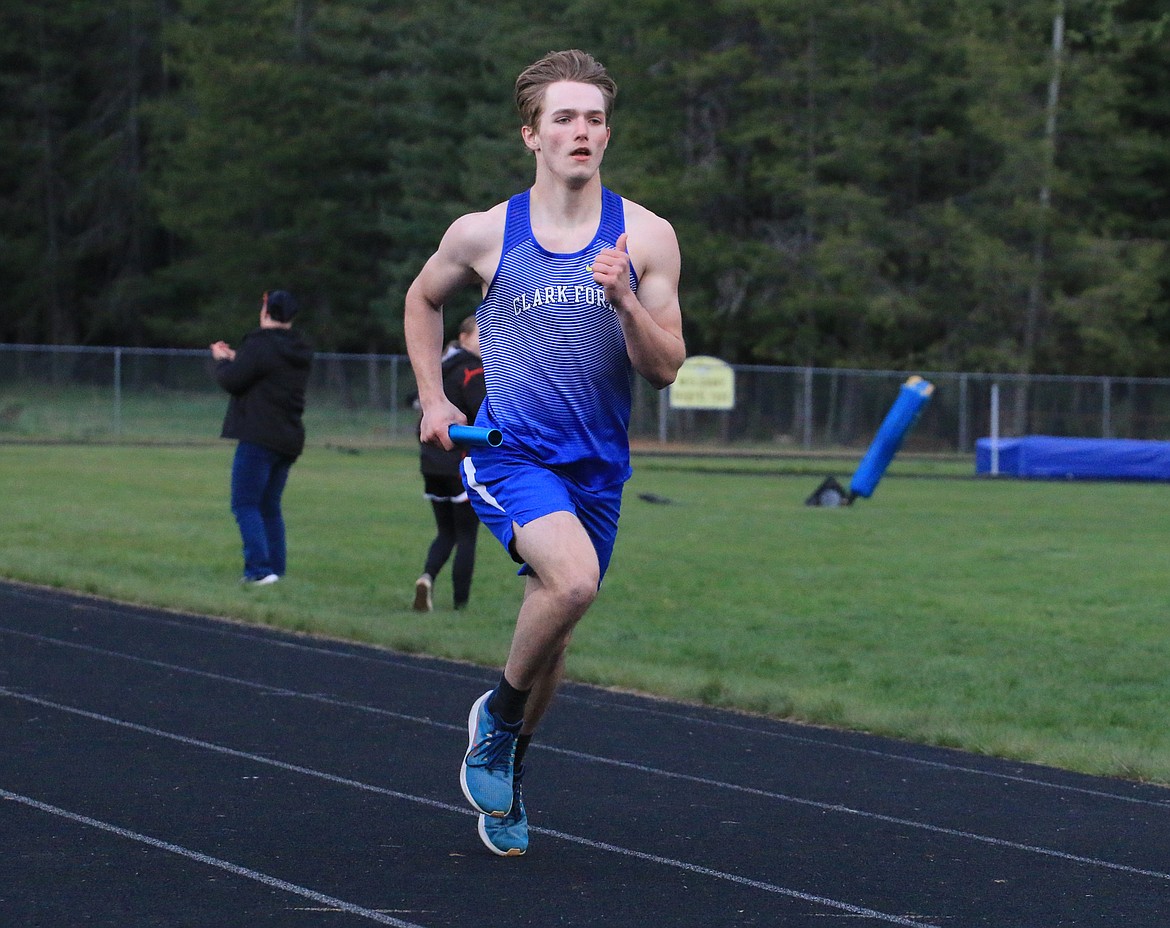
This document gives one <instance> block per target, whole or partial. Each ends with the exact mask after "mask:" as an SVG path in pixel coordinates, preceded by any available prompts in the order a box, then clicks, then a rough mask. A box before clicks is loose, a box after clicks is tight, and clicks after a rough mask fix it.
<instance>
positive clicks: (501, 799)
mask: <svg viewBox="0 0 1170 928" xmlns="http://www.w3.org/2000/svg"><path fill="white" fill-rule="evenodd" d="M494 692H495V690H488V691H487V692H486V693H484V694H483V695H482V696H480V697H479V699H477V700H476V701H475V702H474V703H473V704H472V706H471V712H470V713H469V714H468V716H467V755H466V756H465V757H464V758H463V765H462V767H460V768H459V784H460V785H461V786H462V787H463V795H464V796H466V797H467V801H468V802H470V803H471V804H472V806H474V807H475V808H476V809H477V810H478V811H480V812H482V813H483V814H484V815H490V816H493V817H494V818H503V817H504V816H505V815H507V814H508V810H509V809H511V808H512V766H513V762H514V759H515V757H516V736H517V735H518V734H520V726H521V724H522V723H521V722H517V723H516V724H515V725H505V724H504V723H503V722H501V721H500V720H499V719H498V718H496V717H495V716H494V715H493V714H492V713H491V712H490V711H489V710H488V707H487V704H488V700H489V699H490V698H491V695H492V693H494Z"/></svg>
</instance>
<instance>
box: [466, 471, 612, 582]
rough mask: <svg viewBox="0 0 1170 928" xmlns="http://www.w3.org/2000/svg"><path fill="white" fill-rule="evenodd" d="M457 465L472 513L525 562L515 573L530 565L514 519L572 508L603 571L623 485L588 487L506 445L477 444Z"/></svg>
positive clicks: (523, 522)
mask: <svg viewBox="0 0 1170 928" xmlns="http://www.w3.org/2000/svg"><path fill="white" fill-rule="evenodd" d="M461 467H462V472H463V484H464V486H466V487H467V498H468V500H470V502H471V505H472V506H473V507H474V509H475V512H476V515H478V516H479V520H480V521H481V522H482V523H483V524H484V525H486V526H487V527H488V530H489V531H490V532H491V533H492V534H493V535H495V536H496V538H497V539H499V541H500V544H502V545H503V546H504V548H505V549H506V550H507V551H508V553H509V554H510V555H512V560H514V561H516V563H517V564H523V565H524V566H522V567H521V568H520V571H519V573H521V574H525V573H528V565H526V564H524V561H523V559H522V558H521V557H520V556H519V555H518V554H517V553H516V546H515V543H514V538H513V531H512V523H513V522H515V523H516V524H517V525H521V526H523V525H527V524H528V523H529V522H531V521H532V520H534V519H539V518H540V517H541V516H547V515H548V514H549V513H553V512H571V513H573V515H575V516H576V517H577V518H578V519H579V520H580V521H581V524H582V525H583V526H584V527H585V531H586V532H587V533H588V534H589V538H590V539H591V540H592V542H593V548H594V550H595V551H596V552H597V562H598V565H599V566H600V568H601V576H602V577H604V576H605V572H606V570H607V568H608V567H609V560H610V557H611V556H612V554H613V546H614V541H615V540H616V539H617V526H618V516H619V515H620V514H621V508H622V484H620V483H618V484H614V485H613V486H609V487H603V488H602V489H600V490H598V489H595V488H589V489H586V488H585V487H583V486H581V485H580V484H578V483H577V482H575V481H574V480H573V479H572V478H571V477H568V476H566V475H565V474H564V473H563V472H560V471H557V470H553V469H551V468H549V467H547V466H545V465H544V464H541V463H539V462H537V461H533V460H532V459H531V458H528V457H525V456H524V455H521V454H516V453H514V452H511V451H509V450H508V449H507V448H476V449H475V450H474V451H473V452H472V453H471V455H470V456H468V457H466V458H464V459H463V463H462V465H461Z"/></svg>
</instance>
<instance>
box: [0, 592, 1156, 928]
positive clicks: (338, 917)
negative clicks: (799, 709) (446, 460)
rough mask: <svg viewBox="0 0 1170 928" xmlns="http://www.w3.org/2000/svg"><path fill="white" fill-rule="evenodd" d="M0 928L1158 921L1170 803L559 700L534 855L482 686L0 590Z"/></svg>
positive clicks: (1134, 793) (925, 753) (909, 750)
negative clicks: (505, 818)
mask: <svg viewBox="0 0 1170 928" xmlns="http://www.w3.org/2000/svg"><path fill="white" fill-rule="evenodd" d="M0 654H2V657H0V798H2V799H3V802H0V926H5V928H18V926H19V928H26V926H38V928H41V926H44V928H50V926H52V928H56V926H61V928H75V926H116V928H134V926H156V925H157V926H166V928H180V926H199V928H216V926H231V928H237V926H238V928H252V926H269V925H271V926H280V928H308V926H313V928H318V926H325V928H333V926H338V928H341V926H357V925H362V924H368V923H373V924H382V925H397V926H403V928H414V926H417V928H440V926H461V928H462V926H467V928H476V926H484V928H488V926H491V928H508V926H541V928H544V926H562V925H604V926H618V928H627V926H629V928H634V926H637V928H644V926H649V928H685V926H702V928H713V926H747V925H768V926H786V928H787V926H791V928H831V926H853V925H875V926H876V925H882V924H889V925H912V926H928V925H929V926H938V928H968V926H975V925H979V926H993V928H1057V926H1072V925H1076V926H1092V928H1111V926H1118V928H1122V926H1124V928H1167V926H1170V790H1165V789H1160V788H1157V787H1152V786H1145V785H1141V784H1135V783H1129V782H1125V781H1118V780H1110V779H1097V778H1092V777H1087V776H1080V775H1075V774H1070V773H1066V772H1062V771H1059V770H1053V769H1048V768H1044V767H1034V766H1026V765H1023V764H1017V763H1008V762H1003V761H998V760H993V759H988V758H983V757H977V756H970V755H966V754H962V753H958V752H955V751H948V750H941V749H934V748H925V747H919V746H915V745H909V744H901V743H898V742H895V741H891V740H884V739H881V738H874V737H868V736H863V735H856V734H850V733H846V732H836V731H825V730H820V729H814V728H807V727H800V726H796V725H790V724H785V723H782V722H777V721H771V720H768V719H762V718H756V717H752V716H743V715H737V714H732V713H726V712H718V711H711V710H706V709H702V708H695V707H692V706H686V705H678V704H674V703H669V702H660V701H655V700H651V699H645V698H640V697H635V696H631V695H627V694H617V693H612V692H607V691H604V690H600V689H594V688H590V687H586V686H576V685H571V686H568V687H566V689H565V690H564V691H563V692H562V695H561V697H560V698H559V699H558V701H557V703H556V704H555V705H554V707H553V709H552V711H551V712H550V714H549V716H548V718H547V719H546V724H545V727H544V728H543V729H542V732H541V739H540V740H539V741H538V742H537V743H535V744H534V745H533V747H532V749H531V752H530V755H529V760H530V764H529V776H528V778H527V779H526V781H525V792H526V796H527V804H528V808H529V818H530V822H531V824H532V839H531V848H530V850H529V853H528V855H527V856H525V857H522V858H513V859H505V858H499V857H496V856H494V855H492V854H490V853H488V851H487V850H486V849H485V848H484V847H483V846H482V845H481V844H480V842H479V839H478V837H477V836H476V832H475V818H474V816H473V815H472V814H471V812H470V810H469V809H468V808H467V807H466V804H465V801H464V799H463V796H462V793H461V792H460V789H459V783H458V765H459V761H460V758H461V756H462V753H463V751H464V749H465V744H466V715H467V710H468V707H469V706H470V704H471V703H472V701H473V700H474V699H475V698H476V697H477V696H479V695H480V693H482V692H484V690H485V689H487V688H488V687H489V686H490V685H491V683H492V682H493V681H494V679H495V677H496V671H494V670H492V669H489V668H477V667H472V666H468V665H462V664H455V663H448V662H443V661H437V660H429V659H421V658H417V657H411V656H404V655H400V654H395V653H391V652H387V651H382V650H378V649H374V648H368V647H362V646H357V645H347V644H344V643H338V642H334V641H323V640H317V639H312V638H306V637H297V636H294V635H289V634H282V633H276V632H272V631H269V630H265V629H261V628H256V627H251V626H243V625H236V624H232V623H227V622H222V621H217V620H211V619H206V618H202V617H198V616H190V615H181V614H175V613H171V612H164V611H158V610H153V609H146V608H139V607H133V606H125V605H121V604H116V603H111V602H107V601H103V600H99V599H93V598H88V597H81V596H74V595H70V594H65V593H60V592H56V591H48V590H43V589H39V588H35V587H27V586H20V585H13V584H0Z"/></svg>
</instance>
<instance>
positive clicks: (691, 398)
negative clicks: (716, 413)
mask: <svg viewBox="0 0 1170 928" xmlns="http://www.w3.org/2000/svg"><path fill="white" fill-rule="evenodd" d="M670 406H671V408H672V409H734V408H735V371H734V370H732V368H731V365H730V364H728V363H727V362H726V361H721V360H720V359H719V358H712V357H709V356H707V355H695V356H694V357H693V358H687V359H686V361H685V362H684V363H683V366H682V367H681V368H679V372H678V377H677V378H675V381H674V383H673V384H672V385H671V387H670Z"/></svg>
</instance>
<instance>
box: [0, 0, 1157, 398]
mask: <svg viewBox="0 0 1170 928" xmlns="http://www.w3.org/2000/svg"><path fill="white" fill-rule="evenodd" d="M566 47H580V48H585V49H587V50H589V51H591V52H593V53H594V54H595V55H596V56H597V57H598V58H599V59H600V60H601V61H602V62H604V63H605V64H606V65H607V66H608V67H609V69H610V71H611V73H612V74H613V75H614V77H615V78H616V80H617V82H618V85H619V93H618V101H617V109H616V112H615V114H614V117H613V120H612V126H613V144H612V145H611V147H610V150H609V152H608V154H607V156H606V162H605V165H604V169H603V178H604V180H605V182H606V184H607V186H610V187H612V188H613V189H615V190H617V191H619V192H620V193H622V194H624V195H625V196H627V197H630V198H632V199H635V200H637V201H639V202H641V203H643V204H644V205H646V206H648V207H649V208H651V209H653V210H654V211H655V212H657V213H659V214H660V215H662V216H664V217H666V218H668V219H669V220H671V222H672V223H673V224H674V225H675V228H676V230H677V231H678V235H679V240H680V244H681V247H682V252H683V262H684V268H683V286H682V301H683V310H684V316H685V320H686V322H685V325H686V335H687V341H688V347H689V349H690V352H691V353H692V354H700V353H701V354H714V355H718V356H720V357H723V358H724V359H726V360H728V361H731V362H734V363H766V364H799V365H816V366H822V367H832V366H848V367H862V368H885V369H910V368H919V369H934V370H971V371H1008V372H1019V373H1057V374H1061V373H1063V374H1112V375H1130V376H1161V375H1164V374H1165V373H1166V372H1167V370H1170V260H1168V259H1170V0H1045V2H1038V0H956V2H953V3H939V2H937V0H833V2H823V0H799V2H798V0H701V2H700V0H669V2H667V0H640V2H638V3H629V2H617V0H548V2H543V3H541V4H539V5H536V4H531V3H525V2H519V0H497V2H481V3H475V2H467V0H448V2H445V3H442V4H431V3H423V2H415V3H405V2H395V0H328V2H327V0H230V2H228V0H109V2H102V3H93V2H89V0H7V2H5V3H4V4H3V7H2V8H0V101H2V102H0V283H2V286H0V341H2V342H14V343H26V344H82V345H126V346H177V347H203V346H205V345H206V344H207V343H208V342H210V341H211V340H213V339H216V338H221V337H229V338H231V337H233V336H238V333H239V332H241V331H242V330H243V329H244V328H245V327H246V326H247V325H248V324H249V323H250V322H251V321H252V320H253V318H254V313H255V311H256V307H257V305H258V301H259V295H260V292H261V291H262V290H264V289H267V288H272V287H285V288H288V289H291V290H293V291H295V292H296V293H297V294H298V295H299V296H300V297H301V299H302V301H303V303H304V304H305V306H306V312H305V313H304V314H303V316H302V323H301V324H302V326H303V327H304V328H305V329H306V330H307V331H308V333H309V334H310V336H311V337H312V339H313V340H314V341H315V342H316V344H317V346H318V347H319V348H320V349H322V350H329V351H352V352H390V353H395V352H400V351H401V350H402V349H403V338H402V323H401V307H402V299H403V295H404V293H405V289H406V287H407V285H408V284H409V282H410V280H411V279H412V278H413V276H414V274H415V273H417V271H418V269H419V268H420V267H421V265H422V262H423V261H424V260H425V259H426V257H427V255H429V253H430V252H431V251H432V250H433V249H434V247H435V246H436V244H437V243H438V240H439V238H440V236H441V235H442V232H443V230H444V229H445V228H446V226H447V225H448V224H449V223H450V222H451V221H452V220H453V219H454V218H455V217H456V216H458V215H460V214H462V213H464V212H467V211H470V210H480V209H486V208H488V207H490V206H491V205H493V204H495V203H497V202H499V201H501V200H503V199H504V198H506V197H507V196H508V195H509V194H511V193H513V192H516V191H519V190H521V189H523V188H524V187H525V186H527V184H529V183H530V182H531V177H532V164H531V161H530V160H529V156H527V153H526V152H525V150H524V148H523V146H522V145H521V143H520V137H519V119H518V117H517V115H516V113H515V110H514V107H513V104H512V86H513V82H514V79H515V76H516V74H517V73H518V72H519V71H520V70H521V69H522V68H523V67H524V66H525V65H526V64H528V63H529V62H531V61H532V60H535V59H536V58H537V57H539V56H540V55H542V54H544V53H545V52H547V51H549V50H551V49H556V48H566ZM473 306H474V295H473V294H469V299H468V304H467V306H466V307H455V306H452V307H449V310H450V312H449V313H448V322H449V323H452V324H453V323H454V322H456V321H457V319H458V317H459V316H460V315H462V313H463V312H464V311H469V310H470V309H471V308H472V307H473Z"/></svg>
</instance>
